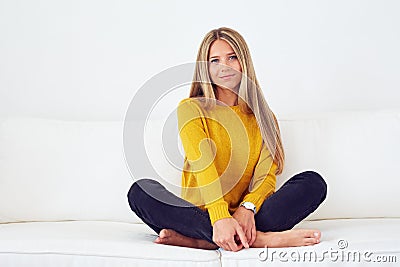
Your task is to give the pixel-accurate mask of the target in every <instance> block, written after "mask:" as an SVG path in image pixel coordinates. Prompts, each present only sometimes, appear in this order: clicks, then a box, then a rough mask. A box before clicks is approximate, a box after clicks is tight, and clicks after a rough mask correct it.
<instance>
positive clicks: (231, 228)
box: [213, 218, 249, 251]
mask: <svg viewBox="0 0 400 267" xmlns="http://www.w3.org/2000/svg"><path fill="white" fill-rule="evenodd" d="M237 237H238V239H239V240H240V243H239V244H237V243H236V242H235V239H236V238H237ZM213 241H214V243H215V244H217V245H218V246H219V247H221V248H223V249H224V250H228V251H239V250H241V249H242V248H243V246H244V247H245V248H249V244H248V242H247V239H246V235H245V234H244V232H243V230H242V227H240V225H239V223H238V222H237V221H236V220H235V219H234V218H224V219H220V220H218V221H216V222H215V223H214V226H213Z"/></svg>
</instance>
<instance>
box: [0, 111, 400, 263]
mask: <svg viewBox="0 0 400 267" xmlns="http://www.w3.org/2000/svg"><path fill="white" fill-rule="evenodd" d="M277 116H278V120H279V122H280V126H281V131H282V135H283V140H284V146H285V149H286V155H287V161H286V169H285V171H284V173H283V174H282V175H280V176H278V186H279V185H281V184H282V183H283V182H284V181H285V180H286V179H287V178H289V177H290V176H291V175H293V174H295V173H297V172H300V171H303V170H316V171H318V172H319V173H320V174H321V175H322V176H323V177H324V178H325V179H326V181H327V183H328V196H327V199H326V200H325V202H324V203H323V205H322V206H321V207H320V208H319V209H317V211H316V212H314V213H313V214H311V216H309V217H308V218H307V219H306V220H305V221H304V222H302V223H301V224H299V225H298V226H297V227H304V228H317V229H320V230H321V231H322V240H321V243H320V244H318V245H315V246H312V247H300V248H282V249H246V250H242V251H240V252H237V253H234V252H228V251H223V250H215V251H207V250H198V249H189V248H181V247H173V246H166V245H157V244H154V243H153V240H154V239H155V237H156V235H155V233H154V232H152V230H151V229H150V228H148V227H147V226H146V225H144V224H143V223H142V222H141V221H140V220H139V219H138V218H137V217H136V216H135V215H134V214H133V213H132V212H131V210H130V208H129V205H128V202H127V198H126V194H127V191H128V189H129V187H130V185H131V184H132V183H133V179H132V178H131V177H130V173H129V170H128V169H127V166H126V164H125V160H124V155H123V145H122V132H123V122H122V121H62V120H50V119H41V118H28V117H25V118H11V117H7V118H1V119H0V266H1V267H20V266H38V267H39V266H40V267H47V266H57V267H62V266H80V267H88V266H104V267H109V266H110V267H111V266H118V267H123V266H210V267H211V266H283V265H288V264H295V265H296V266H299V265H301V266H312V265H318V266H330V265H332V266H361V265H364V264H365V263H366V262H367V261H370V262H369V264H368V266H398V264H399V262H400V209H399V207H400V197H399V195H400V190H399V188H400V179H399V178H400V164H399V163H400V162H399V155H398V153H399V151H400V138H399V137H400V110H376V111H353V112H346V113H331V114H327V113H324V114H315V115H300V114H299V115H296V116H280V114H277ZM149 125H150V126H151V125H153V127H154V128H153V130H152V131H150V133H151V135H152V136H153V137H154V138H156V137H157V136H158V131H156V130H155V129H161V127H160V125H161V124H160V122H158V121H154V122H152V123H150V124H149ZM156 139H157V138H156ZM156 139H155V141H152V142H149V144H150V148H149V150H152V149H154V151H156V150H157V149H159V145H160V144H159V141H157V140H156ZM150 154H151V153H150ZM153 154H157V153H153ZM157 161H158V162H163V161H165V159H163V158H162V157H161V156H160V158H159V159H157V160H156V162H157ZM160 166H163V165H162V164H161V165H160ZM165 173H169V174H171V175H172V176H174V177H173V179H176V181H179V179H180V176H179V174H176V173H174V172H171V171H170V170H165ZM304 255H306V256H307V257H306V259H304V258H303V256H304ZM348 255H350V258H348V257H347V256H348ZM358 255H360V258H359V259H358ZM298 256H301V258H298ZM310 256H311V259H310V258H308V257H310ZM343 256H344V258H343ZM315 261H316V262H315ZM384 261H386V262H385V263H383V262H384ZM389 261H391V263H390V262H389Z"/></svg>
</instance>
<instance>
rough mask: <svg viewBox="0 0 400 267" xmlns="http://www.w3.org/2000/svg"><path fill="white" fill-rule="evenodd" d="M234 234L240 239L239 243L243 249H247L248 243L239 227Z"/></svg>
mask: <svg viewBox="0 0 400 267" xmlns="http://www.w3.org/2000/svg"><path fill="white" fill-rule="evenodd" d="M236 233H237V234H238V236H239V238H240V242H242V244H243V246H244V247H245V248H249V243H248V242H247V238H246V235H245V234H244V232H243V230H242V228H241V227H240V226H239V227H236Z"/></svg>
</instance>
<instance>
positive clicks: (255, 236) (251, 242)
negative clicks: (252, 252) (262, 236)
mask: <svg viewBox="0 0 400 267" xmlns="http://www.w3.org/2000/svg"><path fill="white" fill-rule="evenodd" d="M256 238H257V230H256V228H255V227H253V228H252V229H251V240H250V246H251V245H253V243H254V241H256Z"/></svg>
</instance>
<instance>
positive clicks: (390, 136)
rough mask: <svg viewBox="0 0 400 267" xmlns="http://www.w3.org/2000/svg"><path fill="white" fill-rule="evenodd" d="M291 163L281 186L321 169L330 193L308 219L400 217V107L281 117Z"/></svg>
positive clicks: (285, 170) (282, 176)
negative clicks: (295, 176) (399, 153)
mask: <svg viewBox="0 0 400 267" xmlns="http://www.w3.org/2000/svg"><path fill="white" fill-rule="evenodd" d="M280 127H281V131H282V138H283V145H284V147H285V152H286V166H285V169H284V172H283V173H282V174H281V175H280V176H279V177H278V180H277V186H278V187H279V186H280V185H281V184H282V183H283V182H284V181H286V180H287V179H288V178H289V177H291V176H292V175H294V174H295V173H298V172H301V171H304V170H315V171H317V172H319V173H320V174H321V175H322V176H323V177H324V178H325V180H326V181H327V184H328V196H327V199H326V200H325V202H324V203H323V204H322V205H321V206H320V207H319V208H318V209H317V211H316V212H315V213H313V214H311V216H309V217H308V218H307V219H328V218H368V217H400V209H399V208H398V207H399V206H400V198H398V197H394V196H396V195H398V188H399V185H400V183H399V179H398V176H399V173H400V164H399V157H398V151H400V138H399V136H400V110H380V111H379V110H378V111H352V112H350V111H349V112H336V113H325V114H312V115H300V114H299V115H297V116H286V117H281V118H280Z"/></svg>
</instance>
